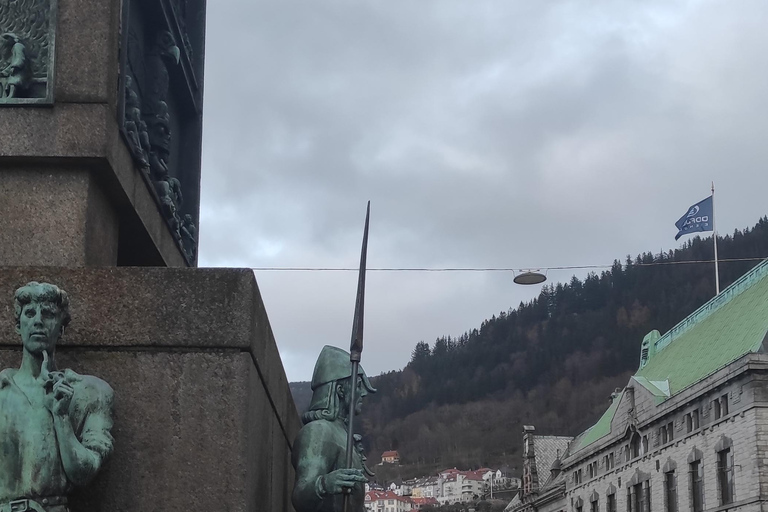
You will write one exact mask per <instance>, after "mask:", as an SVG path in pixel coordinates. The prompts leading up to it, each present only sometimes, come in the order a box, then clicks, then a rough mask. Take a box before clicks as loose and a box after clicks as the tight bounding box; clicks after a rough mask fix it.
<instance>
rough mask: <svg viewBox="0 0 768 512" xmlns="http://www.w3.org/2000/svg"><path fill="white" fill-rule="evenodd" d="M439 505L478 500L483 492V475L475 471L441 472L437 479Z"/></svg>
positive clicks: (452, 470) (455, 470) (456, 470)
mask: <svg viewBox="0 0 768 512" xmlns="http://www.w3.org/2000/svg"><path fill="white" fill-rule="evenodd" d="M437 484H438V495H437V496H435V497H436V498H437V500H438V501H439V502H440V504H441V505H449V504H453V503H460V502H466V501H472V500H474V499H478V498H480V497H481V496H482V495H483V493H484V490H485V481H484V480H483V475H482V474H481V473H479V472H476V471H460V470H458V469H456V468H454V469H447V470H445V471H442V472H441V473H440V475H439V476H438V479H437Z"/></svg>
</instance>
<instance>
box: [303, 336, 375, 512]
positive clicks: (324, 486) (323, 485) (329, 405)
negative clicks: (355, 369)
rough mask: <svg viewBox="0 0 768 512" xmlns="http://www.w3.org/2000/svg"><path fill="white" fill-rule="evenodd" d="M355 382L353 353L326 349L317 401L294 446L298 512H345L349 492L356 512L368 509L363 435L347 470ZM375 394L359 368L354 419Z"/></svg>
mask: <svg viewBox="0 0 768 512" xmlns="http://www.w3.org/2000/svg"><path fill="white" fill-rule="evenodd" d="M351 381H352V370H351V368H350V364H349V352H347V351H345V350H342V349H340V348H337V347H331V346H325V347H323V350H322V352H320V357H318V359H317V363H316V364H315V371H314V374H313V375H312V384H311V386H312V401H311V403H310V406H309V410H308V411H307V412H306V413H304V415H303V416H302V418H301V419H302V422H303V423H304V426H303V427H302V429H301V431H299V435H298V436H296V441H295V442H294V445H293V457H292V462H293V467H294V468H295V469H296V485H295V487H294V489H293V506H294V508H295V509H296V512H341V511H342V508H343V496H344V493H345V492H351V504H352V507H351V509H350V510H351V511H352V512H362V511H364V510H365V506H364V505H365V482H367V480H368V479H367V477H368V476H373V473H372V472H371V471H370V470H369V469H368V468H367V467H366V465H365V454H364V453H363V448H362V442H361V438H360V437H358V436H355V453H354V456H353V461H352V466H353V468H352V469H348V468H347V467H346V466H345V462H346V461H345V459H346V448H347V416H348V414H349V412H348V411H349V405H350V404H349V400H350V396H351ZM375 392H376V390H375V389H374V388H373V386H371V383H370V381H369V380H368V377H367V375H366V374H365V371H364V370H363V368H362V367H360V369H359V374H358V379H357V393H356V395H357V396H356V404H355V408H354V410H355V415H357V414H360V412H361V410H362V402H363V398H365V396H366V395H368V393H375Z"/></svg>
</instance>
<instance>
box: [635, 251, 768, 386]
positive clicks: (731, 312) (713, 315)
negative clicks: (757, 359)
mask: <svg viewBox="0 0 768 512" xmlns="http://www.w3.org/2000/svg"><path fill="white" fill-rule="evenodd" d="M767 277H768V260H765V261H763V262H762V263H760V264H759V265H758V266H756V267H755V268H754V269H752V270H751V271H750V272H748V273H747V274H745V275H744V276H743V277H742V278H741V279H739V280H738V281H736V282H735V283H733V284H732V285H731V286H729V287H728V288H726V289H725V290H723V292H722V293H721V294H720V295H718V296H717V297H715V298H713V299H712V300H710V301H709V302H707V303H706V304H704V306H702V307H701V308H699V309H698V310H696V311H695V312H694V313H693V314H691V315H690V316H688V318H686V319H685V320H683V321H682V322H680V323H679V324H678V325H677V326H675V327H674V328H673V329H671V330H670V331H669V332H668V333H666V334H665V335H664V336H662V337H661V338H659V340H658V341H656V353H655V354H654V355H653V357H651V359H650V360H649V361H648V363H647V364H646V365H645V366H644V367H643V368H641V369H640V370H638V371H637V373H636V374H635V380H637V381H638V382H639V383H640V384H642V385H644V386H645V387H646V388H648V389H649V390H651V391H652V392H653V393H654V395H657V396H659V397H663V398H665V399H666V398H668V397H669V396H672V395H675V394H677V393H679V392H680V391H682V390H683V389H685V388H687V387H688V386H690V385H691V384H695V383H696V382H698V381H700V380H701V379H703V378H704V377H706V376H708V375H710V374H712V373H713V372H715V371H717V370H718V369H720V368H722V367H723V366H726V365H727V364H728V363H731V362H733V361H735V360H736V359H738V358H740V357H741V356H743V355H744V354H747V353H749V352H757V351H758V350H759V349H760V347H761V345H762V342H763V338H764V337H765V335H766V331H768V278H767ZM646 379H647V381H650V384H652V385H653V387H655V388H659V382H664V381H667V382H668V386H669V393H668V394H666V393H663V390H661V391H662V392H661V394H660V393H659V391H660V390H658V389H657V390H654V389H651V387H648V386H646V384H645V382H644V381H645V380H646Z"/></svg>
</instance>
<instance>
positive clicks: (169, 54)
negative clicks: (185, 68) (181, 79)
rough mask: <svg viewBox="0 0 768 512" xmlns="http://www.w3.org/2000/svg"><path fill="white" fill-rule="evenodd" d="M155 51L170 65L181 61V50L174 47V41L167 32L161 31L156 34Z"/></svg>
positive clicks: (171, 35)
mask: <svg viewBox="0 0 768 512" xmlns="http://www.w3.org/2000/svg"><path fill="white" fill-rule="evenodd" d="M157 49H158V51H159V52H160V56H161V57H162V58H163V59H166V60H167V61H168V62H169V63H170V64H178V63H179V60H180V59H181V50H179V47H178V46H176V40H175V39H174V38H173V34H171V33H170V32H169V31H168V30H162V31H160V32H159V33H158V34H157Z"/></svg>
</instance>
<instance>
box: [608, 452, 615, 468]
mask: <svg viewBox="0 0 768 512" xmlns="http://www.w3.org/2000/svg"><path fill="white" fill-rule="evenodd" d="M613 462H614V461H613V452H611V453H609V454H608V465H609V466H610V467H611V469H613Z"/></svg>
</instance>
